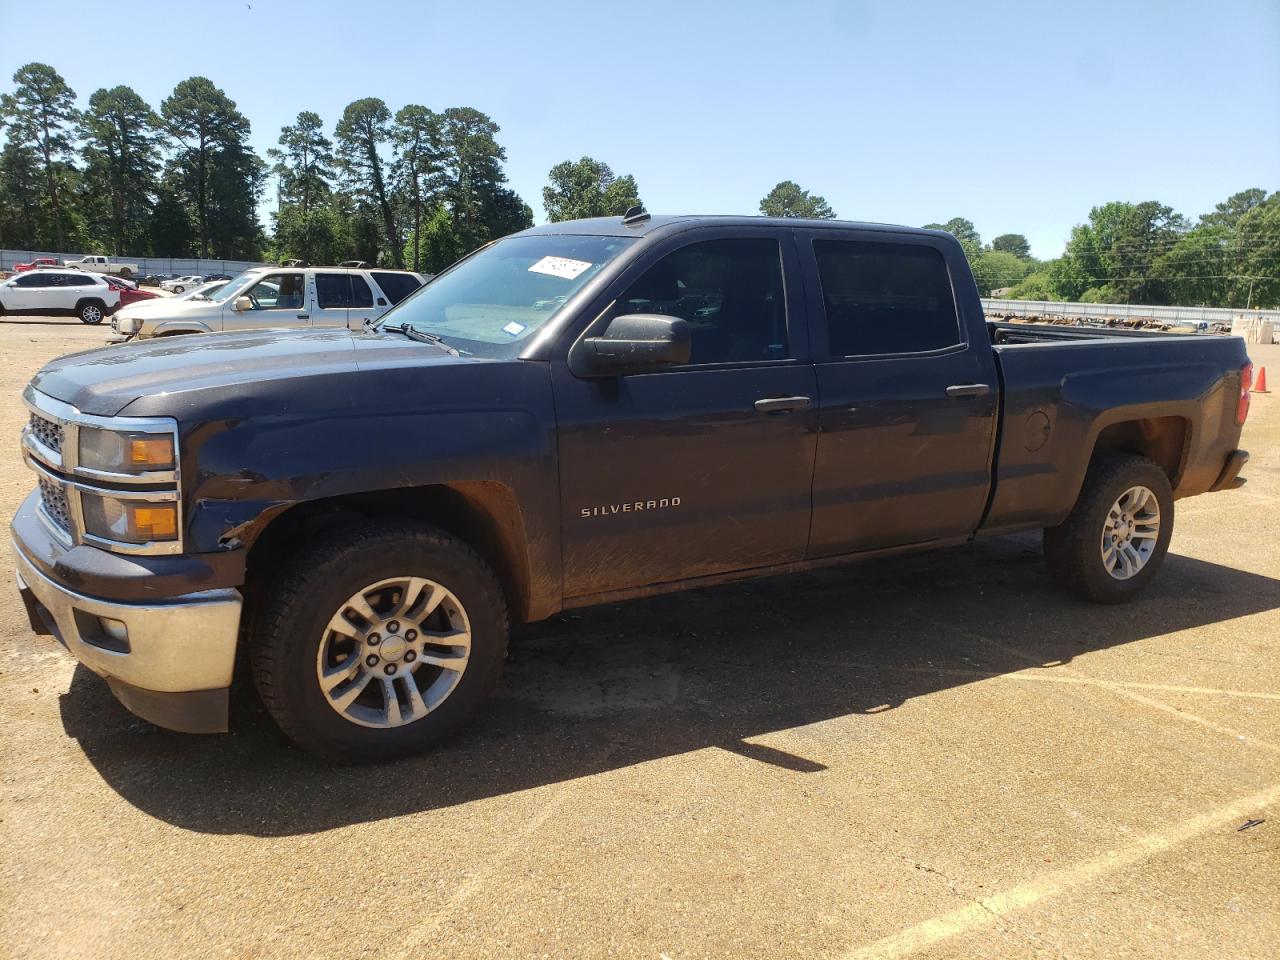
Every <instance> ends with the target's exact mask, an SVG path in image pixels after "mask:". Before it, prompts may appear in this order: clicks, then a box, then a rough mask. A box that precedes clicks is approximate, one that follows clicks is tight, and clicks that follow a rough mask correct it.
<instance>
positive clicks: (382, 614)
mask: <svg viewBox="0 0 1280 960" xmlns="http://www.w3.org/2000/svg"><path fill="white" fill-rule="evenodd" d="M264 603H265V606H264V608H263V614H262V616H261V618H260V619H259V621H258V624H257V626H256V628H255V631H254V633H255V636H254V638H253V651H252V658H251V660H252V666H253V676H254V681H255V684H256V686H257V688H258V693H259V695H260V696H261V697H262V701H263V703H264V704H265V705H266V707H267V709H268V710H270V712H271V714H272V716H273V717H274V718H275V720H276V722H277V723H279V725H280V727H281V728H282V729H283V730H284V732H285V733H286V734H287V735H288V736H289V737H290V738H291V739H292V740H293V741H294V742H295V743H297V744H298V745H299V746H301V747H302V748H303V749H305V750H308V751H310V752H311V753H314V754H316V755H317V756H320V757H322V758H324V759H326V760H332V761H336V762H341V763H369V762H378V761H383V760H392V759H396V758H399V757H405V756H409V755H411V754H415V753H418V752H420V751H422V750H424V749H426V748H427V747H428V746H430V745H432V744H434V743H436V742H437V741H439V740H440V739H442V738H443V737H445V736H447V735H448V734H449V733H450V732H451V731H452V730H454V728H456V727H457V726H458V725H459V724H460V723H462V722H463V721H464V720H466V719H467V718H468V717H469V716H470V715H471V714H472V713H473V712H474V711H475V709H476V708H477V707H478V706H479V704H480V703H481V701H483V700H484V698H485V697H486V696H487V695H488V694H489V693H490V691H491V690H492V689H493V687H494V685H495V684H496V683H497V680H498V675H499V673H500V672H501V670H502V663H503V659H504V658H505V656H506V645H507V608H506V601H505V598H504V596H503V593H502V589H501V588H500V587H499V585H498V581H497V579H496V578H495V577H494V575H493V572H492V571H491V570H490V569H489V567H488V566H487V565H486V564H485V562H484V561H483V560H482V559H481V558H480V557H479V556H478V555H477V554H476V553H475V551H473V550H472V549H471V548H470V547H469V546H467V545H466V544H465V543H463V542H462V541H461V540H458V539H457V538H456V537H453V536H451V535H449V534H447V533H444V532H443V531H440V530H437V529H435V528H432V527H428V526H425V525H415V524H414V523H412V522H411V521H398V522H394V523H391V522H377V523H372V524H370V525H368V526H349V527H345V528H343V529H341V530H339V531H335V532H334V533H333V534H332V535H330V536H329V537H326V538H324V539H322V540H318V541H316V542H314V543H312V544H311V545H310V546H309V548H306V549H304V550H302V551H301V552H300V553H298V554H297V555H296V557H295V558H294V560H293V561H292V562H291V563H290V564H289V566H288V567H287V568H286V569H285V570H284V572H283V573H282V574H281V575H280V576H279V577H278V578H277V579H276V580H275V581H274V583H273V584H272V585H271V586H270V587H268V589H267V596H266V597H265V598H264Z"/></svg>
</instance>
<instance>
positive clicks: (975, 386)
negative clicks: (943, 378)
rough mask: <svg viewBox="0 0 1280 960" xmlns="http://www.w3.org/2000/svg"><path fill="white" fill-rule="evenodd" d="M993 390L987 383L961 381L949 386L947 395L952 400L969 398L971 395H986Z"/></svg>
mask: <svg viewBox="0 0 1280 960" xmlns="http://www.w3.org/2000/svg"><path fill="white" fill-rule="evenodd" d="M990 392H991V387H990V386H988V385H987V384H985V383H960V384H957V385H956V386H954V387H947V396H948V397H950V398H951V399H952V400H968V399H969V398H970V397H985V396H986V395H987V394H989V393H990Z"/></svg>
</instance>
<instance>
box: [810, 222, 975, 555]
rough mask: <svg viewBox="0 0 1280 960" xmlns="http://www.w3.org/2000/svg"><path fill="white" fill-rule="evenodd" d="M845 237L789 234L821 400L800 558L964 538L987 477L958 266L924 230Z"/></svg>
mask: <svg viewBox="0 0 1280 960" xmlns="http://www.w3.org/2000/svg"><path fill="white" fill-rule="evenodd" d="M859 236H861V237H864V238H865V239H853V238H850V234H849V233H847V232H835V231H820V230H814V231H803V232H801V233H800V234H799V235H798V240H799V246H800V256H801V258H802V262H803V263H804V265H805V272H806V280H807V284H808V286H807V290H808V293H809V296H808V302H809V303H810V304H812V305H813V311H814V312H813V315H812V317H811V324H812V327H813V329H814V331H815V347H814V350H815V353H817V358H816V359H817V365H816V369H817V376H818V392H819V394H820V395H821V397H822V409H821V434H820V436H819V438H818V455H817V462H816V465H815V468H814V483H813V507H814V508H813V532H812V534H811V537H810V546H809V556H810V557H825V556H834V555H838V554H844V553H852V552H856V551H860V550H873V549H877V548H880V547H893V546H901V545H906V544H914V543H926V542H929V541H934V540H945V539H949V538H953V537H963V536H966V535H967V534H970V533H972V532H973V531H974V530H975V529H976V528H977V526H978V524H979V522H980V521H981V518H982V513H983V510H984V509H985V507H986V501H987V494H988V492H989V490H990V485H991V453H992V443H993V430H994V428H995V419H996V391H997V386H998V385H997V382H996V373H995V361H994V359H993V357H992V354H991V349H990V345H989V344H988V343H986V342H985V335H984V342H982V343H974V344H972V345H971V344H970V343H969V339H970V337H969V334H968V333H966V328H965V326H964V325H962V324H961V323H960V317H959V314H958V312H957V310H956V298H955V296H954V293H953V286H952V284H953V279H954V281H955V282H969V281H968V275H967V274H965V273H963V272H962V271H961V270H960V269H959V268H960V267H962V266H963V265H962V264H958V265H957V270H954V271H953V270H949V268H948V264H947V259H946V253H947V251H948V249H949V245H948V244H945V243H942V242H941V241H938V240H935V239H933V238H929V237H907V236H905V235H901V236H897V237H893V235H888V236H889V237H890V239H886V235H885V234H878V235H877V234H863V235H859ZM955 255H956V256H960V255H959V254H958V253H957V254H955Z"/></svg>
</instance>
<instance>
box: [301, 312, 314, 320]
mask: <svg viewBox="0 0 1280 960" xmlns="http://www.w3.org/2000/svg"><path fill="white" fill-rule="evenodd" d="M298 319H299V320H310V319H311V314H309V313H300V314H298Z"/></svg>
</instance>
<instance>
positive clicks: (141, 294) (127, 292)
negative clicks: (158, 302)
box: [102, 274, 157, 307]
mask: <svg viewBox="0 0 1280 960" xmlns="http://www.w3.org/2000/svg"><path fill="white" fill-rule="evenodd" d="M102 279H103V280H105V281H107V285H108V286H110V287H111V289H112V290H119V291H120V306H122V307H127V306H129V304H131V303H137V302H138V301H140V300H154V299H155V298H156V296H157V294H154V293H152V292H151V291H150V290H140V289H138V285H137V284H135V283H130V282H129V281H128V280H121V279H120V278H119V277H111V276H107V275H106V274H102Z"/></svg>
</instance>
